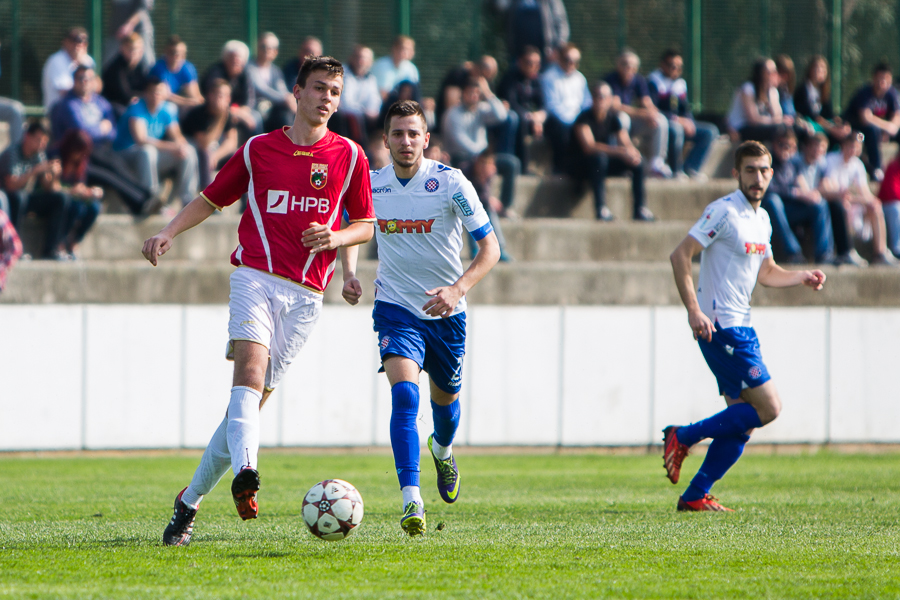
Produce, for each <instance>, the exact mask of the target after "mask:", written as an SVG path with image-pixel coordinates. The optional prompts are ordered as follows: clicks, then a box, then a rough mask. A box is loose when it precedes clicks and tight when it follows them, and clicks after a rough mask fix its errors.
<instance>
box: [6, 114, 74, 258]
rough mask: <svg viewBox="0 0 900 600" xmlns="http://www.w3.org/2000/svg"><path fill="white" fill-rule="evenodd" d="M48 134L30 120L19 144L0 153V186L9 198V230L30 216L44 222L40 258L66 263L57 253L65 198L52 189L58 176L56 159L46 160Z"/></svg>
mask: <svg viewBox="0 0 900 600" xmlns="http://www.w3.org/2000/svg"><path fill="white" fill-rule="evenodd" d="M49 141H50V132H49V131H47V128H46V127H45V126H44V125H43V124H42V123H41V122H40V121H32V122H31V123H30V124H29V125H28V128H27V129H26V130H25V134H24V135H23V136H22V141H21V142H20V143H19V144H18V145H16V146H10V147H9V148H7V149H6V150H5V151H4V152H3V154H0V185H2V187H3V190H4V191H5V192H6V195H7V197H8V198H9V205H10V215H9V216H10V219H11V220H12V223H13V227H15V228H16V229H18V230H21V229H22V224H23V223H24V221H25V216H26V215H28V214H30V213H33V214H35V215H36V216H38V217H40V218H42V219H44V222H45V226H44V246H43V248H42V249H41V258H48V259H62V260H67V259H68V255H66V254H64V253H62V252H61V250H62V243H63V240H64V239H65V237H66V231H65V227H66V218H67V216H68V211H69V198H68V197H67V196H66V195H65V194H63V193H62V192H60V191H57V190H54V189H53V188H54V184H55V183H56V181H57V179H58V177H59V174H60V164H59V161H58V160H48V159H47V154H46V149H47V143H48V142H49Z"/></svg>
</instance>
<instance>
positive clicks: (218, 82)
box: [206, 77, 232, 94]
mask: <svg viewBox="0 0 900 600" xmlns="http://www.w3.org/2000/svg"><path fill="white" fill-rule="evenodd" d="M223 87H227V88H228V91H229V92H230V91H232V90H231V84H230V83H228V81H226V80H225V79H222V78H221V77H216V78H215V79H213V80H212V81H210V82H209V85H207V86H206V93H207V94H208V93H210V92H212V91H215V90H218V89H219V88H223Z"/></svg>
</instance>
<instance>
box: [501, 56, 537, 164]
mask: <svg viewBox="0 0 900 600" xmlns="http://www.w3.org/2000/svg"><path fill="white" fill-rule="evenodd" d="M540 74H541V54H540V52H539V51H538V49H537V48H536V47H535V46H526V47H525V48H524V49H523V50H522V53H521V55H520V56H519V57H518V59H517V60H516V64H515V65H514V66H513V67H511V68H510V69H509V70H508V71H507V72H506V74H505V75H504V76H503V79H502V80H501V81H500V85H499V87H498V95H499V96H500V98H501V99H503V100H505V101H506V102H507V103H509V108H510V110H512V111H514V112H515V113H516V114H517V115H519V127H518V129H517V131H516V144H515V154H516V156H517V157H518V158H519V162H521V163H522V172H523V173H527V172H528V162H529V156H528V144H527V143H526V140H527V137H528V136H532V137H534V138H535V139H541V138H542V137H543V136H544V121H546V120H547V111H545V110H544V95H543V92H542V91H541V82H540V77H539V76H540Z"/></svg>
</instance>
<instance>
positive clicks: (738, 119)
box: [727, 58, 788, 142]
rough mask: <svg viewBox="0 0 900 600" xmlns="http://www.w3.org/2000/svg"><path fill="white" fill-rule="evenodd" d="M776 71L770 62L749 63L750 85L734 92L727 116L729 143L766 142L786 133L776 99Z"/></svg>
mask: <svg viewBox="0 0 900 600" xmlns="http://www.w3.org/2000/svg"><path fill="white" fill-rule="evenodd" d="M777 81H778V70H777V69H776V68H775V61H773V60H772V59H771V58H761V59H758V60H757V61H756V62H755V63H753V70H752V72H751V75H750V81H746V82H744V83H743V84H742V85H741V87H740V88H738V90H737V91H736V92H735V94H734V99H733V100H732V102H731V110H730V111H729V112H728V117H727V121H728V127H729V135H731V137H732V139H733V140H735V141H736V140H737V139H738V138H739V139H741V140H756V141H759V142H769V141H772V140H774V139H775V138H776V137H778V136H779V135H781V134H783V133H784V131H785V129H787V125H788V124H787V123H785V120H784V118H783V115H782V113H781V101H780V100H779V97H778V88H777V87H776V86H777Z"/></svg>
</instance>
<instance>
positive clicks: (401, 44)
mask: <svg viewBox="0 0 900 600" xmlns="http://www.w3.org/2000/svg"><path fill="white" fill-rule="evenodd" d="M415 56H416V43H415V41H413V39H412V38H411V37H409V36H407V35H398V36H397V37H395V38H394V42H393V44H391V53H390V54H389V55H388V56H382V57H381V58H379V59H378V60H376V61H375V63H374V64H373V65H372V74H373V75H374V76H375V81H377V82H378V91H379V92H381V97H382V98H384V99H385V100H387V97H388V94H390V93H391V91H392V90H393V89H394V88H395V87H397V85H398V84H399V83H400V82H401V81H408V82H410V83H412V84H413V85H415V86H416V97H418V94H419V92H418V86H419V70H418V69H417V68H416V65H414V64H413V63H412V59H413V58H415Z"/></svg>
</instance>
